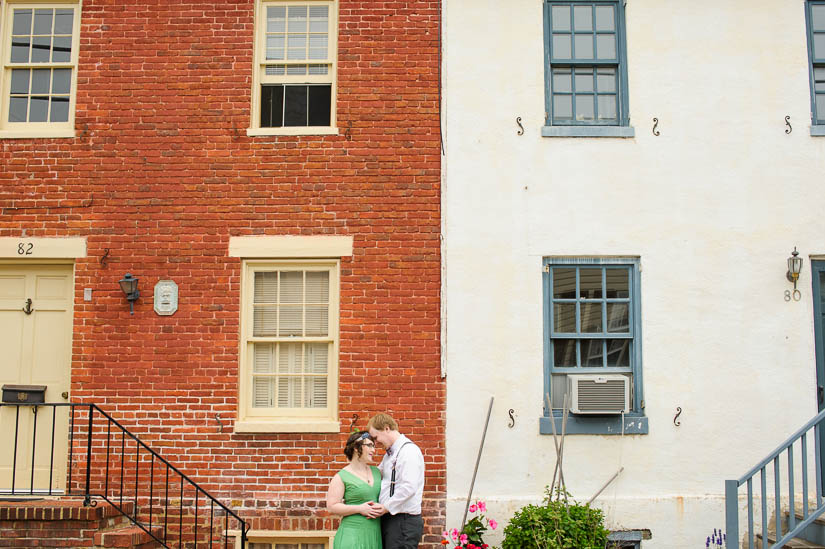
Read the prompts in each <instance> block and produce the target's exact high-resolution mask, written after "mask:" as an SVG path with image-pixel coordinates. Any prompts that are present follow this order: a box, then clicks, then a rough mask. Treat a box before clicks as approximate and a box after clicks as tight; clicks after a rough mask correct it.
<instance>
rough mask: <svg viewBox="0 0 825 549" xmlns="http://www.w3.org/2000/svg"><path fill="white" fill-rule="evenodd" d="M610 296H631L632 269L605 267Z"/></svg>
mask: <svg viewBox="0 0 825 549" xmlns="http://www.w3.org/2000/svg"><path fill="white" fill-rule="evenodd" d="M605 275H606V279H607V297H608V298H626V297H630V291H629V288H630V285H629V284H630V282H629V278H630V271H629V270H628V269H605Z"/></svg>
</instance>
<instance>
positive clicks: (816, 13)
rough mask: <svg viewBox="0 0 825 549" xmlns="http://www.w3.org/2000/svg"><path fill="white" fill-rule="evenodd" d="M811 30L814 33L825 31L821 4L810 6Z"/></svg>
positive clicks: (824, 12)
mask: <svg viewBox="0 0 825 549" xmlns="http://www.w3.org/2000/svg"><path fill="white" fill-rule="evenodd" d="M811 28H813V30H815V31H825V6H823V5H822V4H816V5H812V6H811Z"/></svg>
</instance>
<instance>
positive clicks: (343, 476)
mask: <svg viewBox="0 0 825 549" xmlns="http://www.w3.org/2000/svg"><path fill="white" fill-rule="evenodd" d="M373 454H375V442H374V441H373V440H372V439H371V438H370V434H369V432H367V431H357V432H355V433H353V434H351V435H350V436H349V438H348V439H347V444H346V446H345V447H344V455H345V456H347V460H348V461H349V465H347V466H346V467H344V468H343V469H341V470H340V471H338V473H336V474H335V476H333V477H332V480H331V481H330V482H329V490H327V509H328V510H329V511H330V513H334V514H336V515H341V516H343V517H344V518H342V519H341V525H340V526H339V527H338V531H337V532H336V533H335V541H334V542H333V545H332V547H333V549H381V521H380V520H379V517H380V516H381V514H382V513H383V512H384V508H383V507H382V506H381V504H380V503H378V493H379V492H380V491H381V473H380V472H379V471H378V467H375V466H372V465H370V462H372V456H373Z"/></svg>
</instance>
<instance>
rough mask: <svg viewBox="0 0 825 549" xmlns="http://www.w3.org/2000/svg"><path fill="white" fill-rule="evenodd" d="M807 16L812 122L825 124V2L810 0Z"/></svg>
mask: <svg viewBox="0 0 825 549" xmlns="http://www.w3.org/2000/svg"><path fill="white" fill-rule="evenodd" d="M806 16H807V21H808V56H809V58H810V79H811V113H812V116H811V123H812V125H813V126H822V125H825V2H819V1H818V2H813V1H809V2H808V5H807V14H806ZM814 133H821V132H816V131H815V132H814ZM823 135H825V134H823Z"/></svg>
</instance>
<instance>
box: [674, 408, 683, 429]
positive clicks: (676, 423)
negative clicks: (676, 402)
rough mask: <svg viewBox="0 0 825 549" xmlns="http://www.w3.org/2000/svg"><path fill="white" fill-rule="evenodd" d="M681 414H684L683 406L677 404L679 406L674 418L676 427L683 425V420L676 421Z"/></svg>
mask: <svg viewBox="0 0 825 549" xmlns="http://www.w3.org/2000/svg"><path fill="white" fill-rule="evenodd" d="M681 415H682V408H681V407H680V406H677V407H676V416H675V417H674V418H673V424H674V425H675V426H676V427H678V426H679V425H681V424H682V422H681V421H676V420H677V419H678V417H679V416H681Z"/></svg>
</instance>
